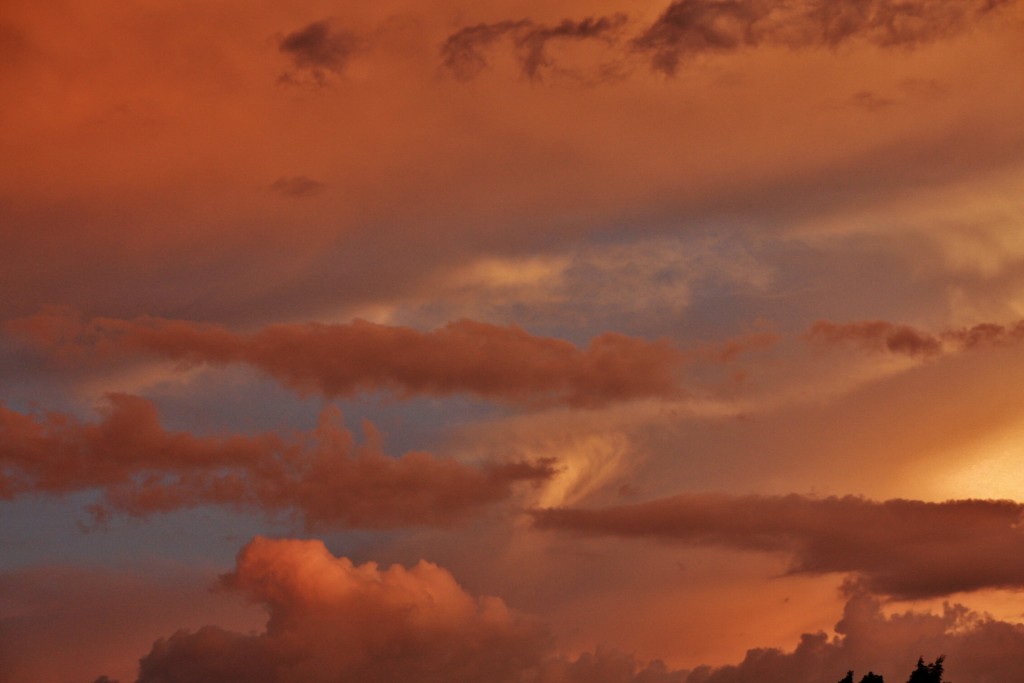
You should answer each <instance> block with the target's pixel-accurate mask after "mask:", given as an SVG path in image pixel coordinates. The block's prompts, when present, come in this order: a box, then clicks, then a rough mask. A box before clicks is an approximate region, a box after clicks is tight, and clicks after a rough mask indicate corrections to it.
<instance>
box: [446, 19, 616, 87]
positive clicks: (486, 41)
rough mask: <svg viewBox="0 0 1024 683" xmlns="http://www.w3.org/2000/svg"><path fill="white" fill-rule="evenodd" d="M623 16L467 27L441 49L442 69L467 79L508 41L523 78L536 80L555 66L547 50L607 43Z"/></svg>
mask: <svg viewBox="0 0 1024 683" xmlns="http://www.w3.org/2000/svg"><path fill="white" fill-rule="evenodd" d="M626 21H627V19H626V15H624V14H614V15H611V16H602V17H587V18H585V19H581V20H578V21H576V20H572V19H564V20H562V21H561V22H559V23H557V24H555V25H553V26H549V25H545V24H538V23H535V22H534V21H532V20H530V19H521V20H518V21H512V20H507V21H499V22H495V23H490V24H486V23H484V24H476V25H475V26H467V27H465V28H462V29H460V30H458V31H456V32H455V33H453V34H451V35H450V36H448V38H447V39H446V40H445V41H444V44H443V45H442V46H441V58H442V61H443V63H444V65H445V66H446V67H447V68H448V69H450V70H451V71H452V72H453V73H454V74H455V75H456V76H457V77H459V78H463V79H468V78H472V77H473V76H476V75H477V74H479V73H480V72H481V71H482V70H483V69H484V68H486V66H487V59H486V57H485V50H486V49H487V48H490V47H491V46H492V45H493V44H494V43H496V42H497V41H498V40H500V39H502V38H505V37H506V36H507V37H509V38H510V39H511V41H512V44H513V45H514V46H515V49H516V52H517V55H518V58H519V63H520V68H521V69H522V73H523V75H524V76H526V77H527V78H530V79H539V78H540V77H541V74H542V70H543V69H545V68H551V67H552V66H554V63H553V61H552V59H551V57H550V56H549V55H548V52H547V47H548V44H549V43H550V42H552V41H557V40H575V41H582V40H594V39H601V40H607V39H609V38H610V37H611V36H612V35H613V34H614V32H615V31H617V30H618V29H620V28H621V27H623V26H624V25H625V24H626Z"/></svg>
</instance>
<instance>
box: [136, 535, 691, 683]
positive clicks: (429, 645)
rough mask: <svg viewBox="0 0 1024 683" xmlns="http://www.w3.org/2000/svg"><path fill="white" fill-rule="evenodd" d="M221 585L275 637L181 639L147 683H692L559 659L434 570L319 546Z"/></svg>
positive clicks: (294, 550)
mask: <svg viewBox="0 0 1024 683" xmlns="http://www.w3.org/2000/svg"><path fill="white" fill-rule="evenodd" d="M222 585H223V586H224V587H225V588H227V589H229V590H233V591H238V592H240V593H242V594H243V595H245V596H246V597H248V599H249V600H251V601H253V602H255V603H257V604H259V605H261V606H263V607H264V608H265V609H266V611H267V614H268V620H267V624H266V629H265V630H264V631H263V632H262V633H250V634H242V633H237V632H232V631H229V630H225V629H222V628H220V627H217V626H204V627H202V628H200V629H198V630H195V631H189V630H180V631H178V632H176V633H174V634H173V635H171V636H169V637H167V638H162V639H160V640H158V641H157V642H156V643H154V645H153V647H152V649H151V650H150V652H149V653H148V654H146V655H145V656H144V657H143V658H142V659H141V660H140V663H139V675H138V678H137V683H157V682H159V683H192V682H199V681H247V682H249V683H299V682H301V683H321V682H322V683H327V682H329V681H330V682H334V681H339V680H346V681H348V680H352V681H365V682H366V683H375V682H377V681H380V682H381V683H384V682H387V683H391V682H392V681H403V682H405V683H460V682H463V683H480V682H481V681H487V682H488V683H683V675H684V672H672V671H669V670H668V668H667V667H666V666H665V665H664V664H663V663H662V662H660V661H654V662H649V663H645V662H640V661H638V660H637V659H636V658H635V657H633V656H631V655H628V654H624V653H621V652H617V651H615V650H613V649H610V648H600V649H598V650H597V651H596V652H594V653H585V654H583V655H581V656H580V657H578V658H577V659H575V660H572V659H567V658H563V657H558V656H552V655H551V649H552V644H553V643H552V639H551V637H550V636H549V634H548V632H547V630H546V628H545V627H544V626H543V625H542V624H541V623H540V622H538V621H536V620H534V619H532V618H529V617H525V616H523V615H520V614H517V613H516V612H514V611H512V610H511V609H509V608H508V607H507V606H506V605H505V603H504V602H503V601H502V600H501V599H499V598H496V597H490V596H481V597H475V596H473V595H471V594H470V593H469V592H467V591H466V590H465V589H464V588H462V587H461V586H460V585H459V584H458V583H457V582H456V580H455V579H454V577H452V575H451V574H450V573H449V572H448V571H446V570H445V569H443V568H441V567H439V566H437V565H435V564H432V563H430V562H426V561H420V562H419V563H418V564H416V565H415V566H413V567H411V568H406V567H403V566H401V565H393V566H391V567H388V568H386V569H385V568H382V567H379V566H378V565H377V564H375V563H373V562H368V563H366V564H362V565H356V564H354V563H353V562H352V561H351V560H349V559H348V558H345V557H335V556H333V555H332V554H331V553H330V552H329V551H328V550H327V549H326V547H324V544H323V543H322V542H321V541H316V540H308V541H307V540H291V539H289V540H271V539H267V538H261V537H257V538H255V539H253V540H252V541H251V542H250V543H249V544H248V545H247V546H245V548H243V549H242V551H241V552H240V553H239V554H238V558H237V563H236V568H235V571H234V572H232V573H230V574H228V575H226V576H224V577H223V578H222Z"/></svg>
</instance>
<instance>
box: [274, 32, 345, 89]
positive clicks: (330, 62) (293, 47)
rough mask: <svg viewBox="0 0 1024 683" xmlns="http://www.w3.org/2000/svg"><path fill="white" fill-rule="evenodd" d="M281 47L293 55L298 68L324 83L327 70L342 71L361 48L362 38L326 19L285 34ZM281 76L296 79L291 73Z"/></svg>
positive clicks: (283, 50) (289, 54) (286, 52)
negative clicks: (335, 26)
mask: <svg viewBox="0 0 1024 683" xmlns="http://www.w3.org/2000/svg"><path fill="white" fill-rule="evenodd" d="M278 49H280V51H281V52H283V53H284V54H286V55H288V56H289V57H291V59H292V63H293V64H294V66H295V69H296V70H298V71H300V72H305V73H307V74H308V75H309V76H311V77H312V78H313V79H314V80H315V81H317V82H319V83H323V82H324V81H325V80H326V77H327V74H328V73H335V74H337V73H341V71H342V70H343V69H344V68H345V65H346V64H347V63H348V61H349V59H351V57H352V55H354V54H355V53H356V52H357V51H358V49H359V39H358V38H357V37H356V35H355V34H354V33H352V32H350V31H346V30H342V29H337V28H334V26H333V25H332V23H331V22H330V21H329V20H327V19H324V20H321V21H314V22H313V23H311V24H309V25H308V26H306V27H304V28H301V29H299V30H298V31H295V32H293V33H289V34H288V35H286V36H284V38H282V39H281V42H280V43H279V44H278ZM282 78H283V79H284V80H294V78H293V77H292V76H290V75H289V74H285V75H284V76H283V77H282Z"/></svg>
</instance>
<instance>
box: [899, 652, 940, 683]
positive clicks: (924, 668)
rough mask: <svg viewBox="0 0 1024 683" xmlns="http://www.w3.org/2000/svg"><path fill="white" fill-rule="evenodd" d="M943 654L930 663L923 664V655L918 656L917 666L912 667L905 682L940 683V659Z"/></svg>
mask: <svg viewBox="0 0 1024 683" xmlns="http://www.w3.org/2000/svg"><path fill="white" fill-rule="evenodd" d="M945 658H946V657H945V655H943V656H941V657H939V658H938V659H936V660H935V662H934V663H932V664H925V663H924V657H918V659H917V668H916V669H914V670H913V671H912V672H911V674H910V678H909V679H908V680H907V683H942V660H944V659H945Z"/></svg>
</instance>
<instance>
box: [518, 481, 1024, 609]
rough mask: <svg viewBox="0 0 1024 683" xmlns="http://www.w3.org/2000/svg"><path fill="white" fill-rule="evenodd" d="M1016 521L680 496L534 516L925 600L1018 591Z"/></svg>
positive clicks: (933, 511) (908, 506) (854, 503)
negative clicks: (749, 555) (759, 556)
mask: <svg viewBox="0 0 1024 683" xmlns="http://www.w3.org/2000/svg"><path fill="white" fill-rule="evenodd" d="M1022 513H1024V503H1016V502H1012V501H995V500H958V501H948V502H945V503H926V502H922V501H916V500H888V501H884V502H875V501H871V500H866V499H864V498H858V497H853V496H846V497H842V498H836V497H829V498H824V499H815V498H808V497H805V496H800V495H796V494H791V495H788V496H729V495H723V494H688V495H681V496H674V497H669V498H662V499H658V500H653V501H649V502H645V503H638V504H633V505H622V506H617V507H609V508H603V509H594V510H586V509H568V508H550V509H542V510H537V511H535V512H534V513H533V516H534V523H535V525H536V526H537V527H538V528H541V529H554V530H562V531H571V532H575V533H579V534H587V535H611V536H621V537H646V538H660V539H666V540H672V541H677V542H680V543H685V544H690V545H697V546H720V547H727V548H737V549H741V550H750V551H759V552H773V553H784V554H786V555H789V556H790V557H791V558H792V563H791V566H790V569H789V571H790V573H793V574H825V573H831V572H848V573H852V574H854V575H855V576H856V577H857V578H858V580H859V581H860V582H861V583H862V585H863V586H865V587H866V588H868V589H870V590H872V591H875V592H877V593H881V594H886V595H892V596H896V597H900V598H925V597H935V596H942V595H949V594H951V593H956V592H960V591H971V590H979V589H983V588H1000V587H1014V588H1019V587H1022V586H1024V532H1022V530H1021V527H1020V523H1021V519H1022Z"/></svg>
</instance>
